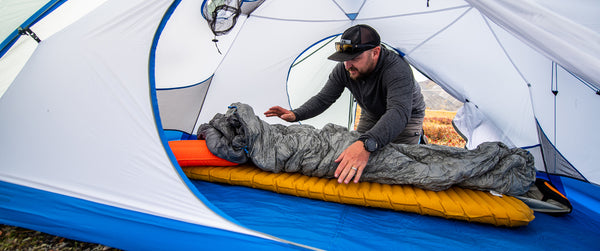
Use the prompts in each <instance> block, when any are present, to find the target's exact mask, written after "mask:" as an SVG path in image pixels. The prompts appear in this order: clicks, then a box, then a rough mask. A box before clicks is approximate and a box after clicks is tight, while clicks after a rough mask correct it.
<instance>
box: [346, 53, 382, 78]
mask: <svg viewBox="0 0 600 251" xmlns="http://www.w3.org/2000/svg"><path fill="white" fill-rule="evenodd" d="M378 59H379V47H375V48H373V49H370V50H368V51H365V52H363V53H361V54H360V55H358V56H357V57H355V58H353V59H351V60H348V61H344V66H345V67H346V71H348V74H350V78H352V79H354V80H356V79H359V78H362V77H365V76H367V75H369V74H370V73H371V72H372V71H373V69H375V66H376V65H377V60H378Z"/></svg>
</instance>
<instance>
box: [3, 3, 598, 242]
mask: <svg viewBox="0 0 600 251" xmlns="http://www.w3.org/2000/svg"><path fill="white" fill-rule="evenodd" d="M216 2H217V1H185V0H170V1H169V0H145V1H141V0H131V1H116V0H85V1H84V0H79V1H77V0H71V1H66V0H52V1H35V0H27V1H23V0H8V1H2V3H1V5H0V13H1V14H0V19H1V22H0V24H1V26H2V27H1V30H0V33H1V35H0V37H2V44H1V45H0V57H1V58H0V76H1V79H0V118H1V121H2V122H1V123H0V139H1V140H0V161H1V163H2V164H1V165H0V223H2V224H9V225H15V226H21V227H25V228H30V229H35V230H39V231H43V232H47V233H51V234H55V235H61V236H64V237H68V238H72V239H77V240H82V241H87V242H95V243H102V244H105V245H108V246H112V247H117V248H122V249H170V250H173V249H175V250H178V249H200V248H202V249H216V248H227V249H233V248H243V249H267V248H268V249H305V248H306V249H364V248H367V249H399V248H412V247H417V248H438V247H443V248H451V249H464V248H477V249H483V248H485V249H504V248H511V249H532V248H541V249H550V248H556V249H559V248H568V249H597V248H598V245H597V239H598V237H600V220H599V219H600V218H599V216H600V214H599V213H600V197H599V194H600V193H599V192H600V188H599V187H598V184H599V183H600V169H599V168H598V167H597V163H596V162H595V154H597V152H598V149H599V148H598V147H597V146H596V145H595V143H596V142H600V134H598V133H597V128H599V126H600V116H598V113H597V111H596V108H598V107H600V71H598V70H597V69H598V66H600V19H598V18H597V16H596V15H597V13H600V4H598V3H597V2H596V1H591V0H575V1H559V0H551V1H535V0H524V1H507V0H485V1H472V0H448V1H429V0H414V1H408V0H405V1H390V0H387V1H386V0H373V1H368V0H346V1H344V0H304V1H289V0H287V1H284V0H264V1H262V0H257V1H222V2H227V3H228V4H229V5H227V6H228V7H227V8H219V6H218V5H215V3H216ZM205 8H206V9H209V10H215V11H216V12H214V13H215V15H212V16H211V15H207V14H203V13H202V10H203V9H205ZM210 19H212V20H216V21H218V22H219V23H218V25H222V24H223V23H224V25H225V26H226V28H225V29H222V30H219V29H217V28H216V27H215V26H214V25H213V26H212V27H213V29H215V30H218V31H219V32H216V31H215V32H213V30H211V26H210V25H209V23H208V22H207V20H210ZM358 23H366V24H369V25H371V26H373V27H374V28H376V29H377V30H378V31H379V32H380V34H381V37H382V41H383V42H384V43H385V44H386V45H387V46H389V47H391V48H394V49H395V50H396V51H397V52H398V53H401V54H402V55H404V56H405V58H406V59H407V60H408V61H409V62H410V63H411V65H413V66H414V67H415V68H416V69H418V70H419V71H420V72H422V73H423V74H424V75H425V76H427V77H429V78H430V79H432V80H434V81H435V82H436V83H438V84H440V85H441V86H442V87H443V88H444V89H445V90H446V91H447V92H449V93H450V94H451V95H453V96H454V97H456V98H457V99H459V100H461V101H463V102H465V105H464V106H463V108H462V109H461V110H460V111H459V113H458V115H457V118H456V119H455V121H454V122H455V124H456V126H457V128H459V130H460V132H461V133H462V134H464V135H465V136H466V137H467V138H468V147H470V148H472V147H475V146H476V145H478V144H479V143H481V142H484V141H493V140H499V141H502V142H504V143H506V144H507V145H510V146H514V147H521V148H524V149H527V150H529V151H530V152H532V154H533V155H534V156H535V158H536V168H537V169H538V171H539V172H538V175H539V176H540V177H545V178H547V179H549V180H551V181H552V182H553V184H554V185H556V186H557V187H558V188H559V189H560V190H561V191H562V192H563V193H565V194H566V196H567V197H568V198H569V199H570V200H571V202H572V204H573V206H574V209H573V212H572V213H571V214H569V215H566V216H563V217H553V216H548V215H545V214H537V213H536V219H535V220H534V221H533V222H531V223H530V224H529V225H528V226H526V227H520V228H517V229H506V228H498V227H491V226H483V225H480V224H475V223H467V222H457V221H451V220H446V219H438V218H434V217H428V216H422V215H417V214H410V213H401V212H392V211H386V210H377V209H372V208H363V207H356V206H349V205H341V204H335V203H328V202H322V201H315V200H309V199H304V198H297V197H293V196H286V195H280V194H276V193H271V192H265V191H259V190H254V189H249V188H244V187H234V186H225V185H218V184H212V183H206V182H199V181H192V180H189V179H188V178H187V177H186V176H185V175H184V174H183V172H182V170H181V167H180V166H179V165H178V164H177V162H176V160H175V158H174V155H173V153H172V152H171V150H170V149H169V147H168V141H169V140H178V139H189V138H190V137H193V134H194V131H195V129H196V128H197V127H198V126H199V125H200V124H201V123H204V122H207V121H208V120H209V119H210V118H211V117H212V116H213V115H214V114H215V113H222V112H224V111H225V110H226V108H227V106H228V105H229V104H230V103H232V102H238V101H239V102H244V103H248V104H251V105H252V106H253V107H254V109H255V110H256V111H263V110H266V109H267V108H268V107H270V106H272V105H283V106H288V107H289V108H294V107H296V106H297V105H298V104H300V103H302V102H303V99H304V98H306V97H308V96H310V95H311V93H314V92H316V91H317V90H318V86H319V85H320V84H322V83H323V82H324V79H325V78H326V77H327V72H328V71H329V70H328V69H331V68H330V67H332V65H331V63H330V62H327V61H326V60H319V58H321V59H322V58H324V56H322V55H327V54H328V53H330V51H329V52H327V51H323V50H321V48H324V49H325V50H329V49H327V48H331V47H332V46H331V44H330V43H331V41H332V40H333V39H335V38H336V37H337V36H339V35H340V34H341V32H343V31H344V30H345V29H346V28H348V27H350V26H351V25H354V24H358ZM228 25H229V26H231V27H227V26H228ZM328 44H329V46H327V45H328ZM312 84H314V86H313V85H312ZM346 95H347V94H346ZM340 102H341V103H340V104H336V105H335V108H332V111H333V112H331V113H329V114H325V115H323V116H322V117H321V118H320V119H316V120H313V121H307V122H306V123H310V124H314V125H315V126H321V125H322V124H323V123H325V122H329V121H333V122H335V123H339V124H342V125H347V124H348V123H350V120H351V118H352V116H351V114H352V112H353V109H354V107H353V102H352V98H351V97H350V96H345V98H343V99H341V100H340ZM265 120H267V121H269V122H272V123H281V121H280V120H277V119H273V118H269V119H266V118H265Z"/></svg>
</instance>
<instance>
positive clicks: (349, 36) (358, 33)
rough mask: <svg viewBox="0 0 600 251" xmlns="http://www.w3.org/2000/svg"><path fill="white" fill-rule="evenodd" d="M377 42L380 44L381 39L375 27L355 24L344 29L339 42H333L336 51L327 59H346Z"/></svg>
mask: <svg viewBox="0 0 600 251" xmlns="http://www.w3.org/2000/svg"><path fill="white" fill-rule="evenodd" d="M379 44H381V39H380V38H379V34H377V31H376V30H375V29H373V28H372V27H371V26H368V25H366V24H359V25H355V26H352V27H350V28H348V29H347V30H346V31H344V33H343V34H342V38H341V39H340V42H336V43H335V50H336V52H335V53H333V54H331V56H329V57H328V58H327V59H330V60H334V61H339V62H343V61H348V60H351V59H353V58H355V57H357V56H358V55H360V54H361V53H363V52H364V51H367V50H370V49H373V48H375V47H377V46H379Z"/></svg>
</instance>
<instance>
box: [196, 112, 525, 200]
mask: <svg viewBox="0 0 600 251" xmlns="http://www.w3.org/2000/svg"><path fill="white" fill-rule="evenodd" d="M358 136H359V134H358V133H357V132H355V131H348V129H347V128H345V127H341V126H337V125H334V124H328V125H326V126H324V127H323V128H322V129H316V128H314V127H313V126H310V125H291V126H284V125H281V124H269V123H267V122H265V121H263V120H261V119H260V118H259V117H258V116H256V115H255V114H254V111H253V110H252V107H250V106H249V105H246V104H242V103H234V104H232V105H231V106H230V107H229V109H228V110H227V112H226V113H225V114H220V113H219V114H216V115H215V116H214V118H213V119H212V120H211V121H210V122H209V123H207V124H203V125H201V126H200V128H199V129H198V138H199V139H204V140H206V143H207V145H208V148H209V150H210V151H211V152H212V153H213V154H215V155H216V156H218V157H220V158H223V159H227V160H229V161H232V162H236V163H245V162H248V161H250V162H252V163H253V164H254V165H256V166H257V167H259V168H260V169H262V170H265V171H270V172H274V173H279V172H300V173H302V174H304V175H308V176H316V177H324V178H333V177H334V176H333V174H334V172H335V169H336V167H337V163H335V162H334V160H335V159H336V158H337V157H338V156H339V155H340V154H341V153H342V151H344V149H346V147H347V146H349V145H350V144H352V143H353V142H355V141H356V140H357V138H358ZM533 164H534V159H533V156H532V155H531V154H530V153H529V152H527V151H526V150H523V149H520V148H512V149H511V148H508V147H507V146H506V145H504V144H503V143H500V142H487V143H483V144H481V145H479V146H478V147H477V148H476V149H473V150H467V149H463V148H456V147H448V146H441V145H404V144H389V145H387V146H385V147H384V148H382V149H380V150H378V151H376V152H374V153H372V154H371V156H370V158H369V162H368V164H367V166H366V167H365V169H364V171H363V174H362V176H361V181H369V182H377V183H384V184H411V185H414V186H417V187H420V188H423V189H428V190H434V191H439V190H444V189H447V188H449V187H450V186H453V185H457V186H460V187H464V188H471V189H478V190H484V191H495V192H498V193H502V194H507V195H521V194H524V193H525V192H527V190H528V189H529V187H530V186H531V185H532V184H533V183H534V181H535V173H536V170H535V167H534V165H533Z"/></svg>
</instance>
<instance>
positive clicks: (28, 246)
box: [0, 225, 117, 251]
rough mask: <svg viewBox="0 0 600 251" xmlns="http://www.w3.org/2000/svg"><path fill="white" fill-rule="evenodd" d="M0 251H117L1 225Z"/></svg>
mask: <svg viewBox="0 0 600 251" xmlns="http://www.w3.org/2000/svg"><path fill="white" fill-rule="evenodd" d="M0 250H3V251H4V250H89V251H95V250H117V249H114V248H111V247H107V246H103V245H99V244H94V243H86V242H79V241H74V240H70V239H66V238H63V237H60V236H54V235H49V234H45V233H42V232H39V231H34V230H29V229H25V228H20V227H13V226H7V225H0Z"/></svg>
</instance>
